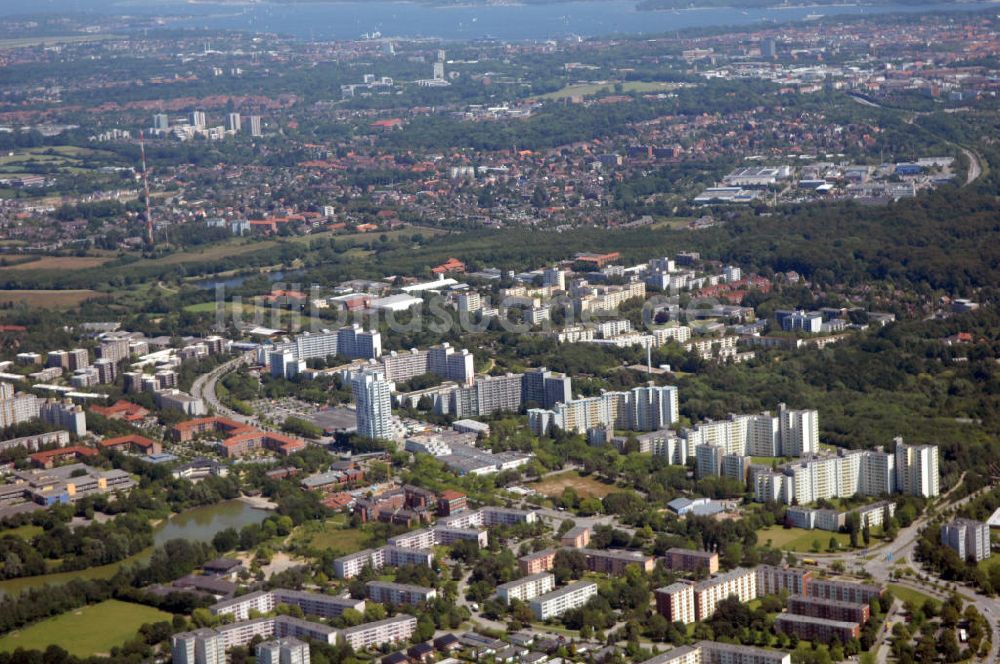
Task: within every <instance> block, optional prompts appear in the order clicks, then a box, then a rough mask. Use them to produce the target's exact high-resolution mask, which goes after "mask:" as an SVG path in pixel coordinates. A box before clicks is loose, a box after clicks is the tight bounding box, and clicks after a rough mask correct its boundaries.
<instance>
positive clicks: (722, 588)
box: [694, 567, 757, 620]
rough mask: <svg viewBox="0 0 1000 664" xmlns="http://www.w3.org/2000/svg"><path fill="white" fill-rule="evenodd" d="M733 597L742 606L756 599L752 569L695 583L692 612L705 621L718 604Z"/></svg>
mask: <svg viewBox="0 0 1000 664" xmlns="http://www.w3.org/2000/svg"><path fill="white" fill-rule="evenodd" d="M730 595H735V596H736V598H737V599H739V601H740V602H742V603H743V604H746V603H747V602H750V601H752V600H754V599H757V575H756V573H755V572H754V571H753V570H752V569H745V568H743V567H737V568H736V569H734V570H732V571H729V572H726V573H724V574H720V575H718V576H715V577H712V578H711V579H707V580H705V581H701V582H699V583H696V584H695V586H694V610H695V615H696V617H697V619H698V620H707V619H709V618H711V617H712V615H713V614H714V613H715V608H716V606H718V604H719V602H721V601H722V600H724V599H726V598H727V597H729V596H730Z"/></svg>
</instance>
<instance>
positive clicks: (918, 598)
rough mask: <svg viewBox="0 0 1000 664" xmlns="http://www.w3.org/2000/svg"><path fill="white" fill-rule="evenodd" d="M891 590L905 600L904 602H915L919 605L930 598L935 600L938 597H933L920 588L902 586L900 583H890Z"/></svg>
mask: <svg viewBox="0 0 1000 664" xmlns="http://www.w3.org/2000/svg"><path fill="white" fill-rule="evenodd" d="M889 590H891V591H892V594H893V595H895V596H896V597H897V598H899V599H901V600H903V601H904V602H913V603H914V604H917V605H920V604H923V603H924V602H926V601H927V600H929V599H935V600H936V599H937V598H935V597H931V596H930V595H928V594H926V593H922V592H920V591H919V590H914V589H913V588H908V587H906V586H901V585H899V584H898V583H890V584H889Z"/></svg>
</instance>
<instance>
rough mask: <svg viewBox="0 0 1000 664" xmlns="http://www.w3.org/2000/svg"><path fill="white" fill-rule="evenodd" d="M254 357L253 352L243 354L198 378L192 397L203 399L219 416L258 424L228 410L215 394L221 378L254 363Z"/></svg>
mask: <svg viewBox="0 0 1000 664" xmlns="http://www.w3.org/2000/svg"><path fill="white" fill-rule="evenodd" d="M253 357H254V352H253V351H249V352H247V353H243V354H242V355H240V356H239V357H236V358H233V359H232V360H229V361H228V362H226V363H225V364H220V365H219V366H217V367H216V368H214V369H212V370H211V371H210V372H208V373H207V374H202V375H201V376H198V378H196V379H195V381H194V383H193V384H192V385H191V394H192V396H195V397H199V398H201V399H202V400H203V401H204V402H205V405H207V406H211V407H212V409H213V410H214V411H215V412H216V413H217V414H219V415H223V416H225V417H228V418H230V419H233V420H236V421H237V422H244V423H246V424H256V419H255V418H252V417H247V416H245V415H241V414H239V413H237V412H236V411H234V410H232V409H231V408H227V407H226V406H225V404H223V403H222V402H221V401H219V397H218V395H216V393H215V384H216V383H218V382H219V378H220V377H222V376H224V375H226V374H227V373H229V372H231V371H235V370H236V369H237V368H238V367H239V366H241V365H244V364H249V363H250V362H251V361H253Z"/></svg>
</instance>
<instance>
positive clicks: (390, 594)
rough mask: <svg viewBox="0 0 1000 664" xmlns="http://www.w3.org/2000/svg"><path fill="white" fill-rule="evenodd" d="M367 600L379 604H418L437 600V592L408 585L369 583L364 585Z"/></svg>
mask: <svg viewBox="0 0 1000 664" xmlns="http://www.w3.org/2000/svg"><path fill="white" fill-rule="evenodd" d="M365 589H366V591H367V593H368V599H370V600H372V601H373V602H379V603H380V604H419V603H420V602H430V601H432V600H434V599H436V598H437V590H435V589H434V588H425V587H424V586H415V585H413V584H410V583H392V582H389V581H369V582H368V583H367V584H366V585H365Z"/></svg>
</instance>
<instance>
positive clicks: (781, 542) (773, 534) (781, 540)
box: [757, 526, 851, 553]
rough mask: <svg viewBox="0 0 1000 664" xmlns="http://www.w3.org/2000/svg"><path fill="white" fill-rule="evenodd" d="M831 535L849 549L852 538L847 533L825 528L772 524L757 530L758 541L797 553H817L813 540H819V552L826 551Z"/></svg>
mask: <svg viewBox="0 0 1000 664" xmlns="http://www.w3.org/2000/svg"><path fill="white" fill-rule="evenodd" d="M830 537H835V538H836V539H837V542H838V543H839V544H840V547H841V548H842V549H849V548H850V545H851V538H850V536H849V535H848V534H847V533H831V532H827V531H825V530H805V529H803V528H784V527H782V526H771V527H770V528H764V529H763V530H758V531H757V543H758V544H763V545H766V544H768V542H770V545H771V546H772V547H774V548H775V549H781V550H782V551H795V552H797V553H815V552H814V551H813V542H815V541H819V553H826V551H827V550H828V547H829V545H830Z"/></svg>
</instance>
